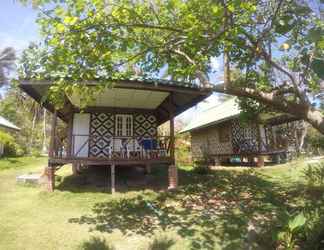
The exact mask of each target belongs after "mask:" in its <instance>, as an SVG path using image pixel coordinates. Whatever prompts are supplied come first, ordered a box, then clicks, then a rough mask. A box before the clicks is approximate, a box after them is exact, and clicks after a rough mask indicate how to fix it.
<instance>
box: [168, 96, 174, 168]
mask: <svg viewBox="0 0 324 250" xmlns="http://www.w3.org/2000/svg"><path fill="white" fill-rule="evenodd" d="M170 104H171V105H172V95H171V96H170ZM171 105H170V106H171ZM172 107H173V106H171V107H170V111H169V112H170V113H169V115H170V157H171V159H172V160H173V164H174V161H175V151H174V147H175V140H174V110H173V108H172Z"/></svg>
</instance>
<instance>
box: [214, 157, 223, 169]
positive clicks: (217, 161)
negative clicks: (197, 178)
mask: <svg viewBox="0 0 324 250" xmlns="http://www.w3.org/2000/svg"><path fill="white" fill-rule="evenodd" d="M214 162H215V164H214V165H215V166H216V167H217V166H221V165H222V164H221V159H220V157H215V158H214Z"/></svg>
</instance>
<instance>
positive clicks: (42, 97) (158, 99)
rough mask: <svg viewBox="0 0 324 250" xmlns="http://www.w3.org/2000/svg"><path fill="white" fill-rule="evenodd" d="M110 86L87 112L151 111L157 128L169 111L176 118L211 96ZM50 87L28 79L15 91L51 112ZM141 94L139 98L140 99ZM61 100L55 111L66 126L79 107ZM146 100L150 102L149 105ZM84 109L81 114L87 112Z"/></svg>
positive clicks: (199, 91) (159, 84)
mask: <svg viewBox="0 0 324 250" xmlns="http://www.w3.org/2000/svg"><path fill="white" fill-rule="evenodd" d="M107 81H109V80H107ZM110 82H111V83H112V88H107V89H106V90H105V91H107V92H111V93H103V95H101V96H100V95H98V96H96V98H95V99H96V102H95V103H94V105H92V106H89V107H87V108H88V109H91V108H94V107H95V108H106V107H110V108H113V109H116V110H117V109H119V108H123V109H125V108H128V109H130V112H135V111H136V109H137V110H140V111H141V112H151V111H154V113H155V114H156V115H157V122H158V125H160V124H162V123H163V122H165V121H167V120H169V119H170V112H171V111H172V112H173V113H174V115H175V116H177V115H178V114H180V113H182V112H183V111H185V110H186V109H189V108H191V107H193V106H194V105H196V104H197V103H198V102H200V101H202V100H204V99H205V98H207V97H208V96H209V95H211V94H212V90H211V89H208V88H201V87H199V86H197V85H194V84H189V83H186V82H177V81H167V80H157V79H150V80H138V79H131V80H110ZM80 83H82V84H85V85H87V86H89V87H93V86H96V85H98V84H100V82H99V81H95V80H94V81H85V82H80ZM52 84H53V82H52V81H47V80H44V81H42V80H33V79H30V80H21V82H20V85H19V87H20V88H21V89H22V90H23V91H24V92H26V93H27V94H28V95H30V96H31V97H32V98H33V99H35V100H36V101H37V102H38V103H40V104H41V105H42V106H43V107H45V108H46V109H48V110H49V111H50V112H54V109H55V108H54V106H53V104H51V103H50V102H49V101H48V100H47V99H46V96H47V93H48V90H49V88H50V87H51V86H52ZM117 94H118V95H117ZM119 94H120V95H119ZM141 94H142V96H143V98H141ZM111 97H113V98H111ZM63 98H64V100H63V103H64V104H65V105H64V107H62V108H59V109H58V110H57V114H58V116H59V117H60V118H61V119H62V120H63V121H65V122H67V121H68V120H69V118H70V115H71V114H72V113H74V112H79V107H78V105H77V104H78V103H77V97H76V98H73V96H67V95H66V94H65V95H64V97H63ZM131 98H132V99H131ZM144 98H145V99H144ZM133 99H134V101H133ZM142 99H143V100H142ZM150 100H151V102H149V101H150ZM126 104H127V105H126ZM87 108H85V109H84V110H85V111H87ZM131 109H132V110H131Z"/></svg>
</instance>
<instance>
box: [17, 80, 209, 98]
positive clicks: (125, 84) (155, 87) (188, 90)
mask: <svg viewBox="0 0 324 250" xmlns="http://www.w3.org/2000/svg"><path fill="white" fill-rule="evenodd" d="M52 82H53V81H49V80H43V81H38V80H23V81H21V85H41V86H46V85H51V84H52ZM107 82H111V83H112V87H113V88H127V89H140V90H151V91H161V92H178V93H184V94H199V95H206V94H208V93H210V92H211V91H212V90H211V89H208V88H199V87H196V86H188V85H185V84H184V85H183V86H181V85H180V83H178V84H171V83H170V84H161V83H160V84H159V83H156V82H154V81H151V82H150V81H140V80H115V81H114V80H107ZM82 84H83V85H87V86H89V87H91V86H96V85H98V84H100V83H99V82H98V81H95V80H93V81H83V82H82Z"/></svg>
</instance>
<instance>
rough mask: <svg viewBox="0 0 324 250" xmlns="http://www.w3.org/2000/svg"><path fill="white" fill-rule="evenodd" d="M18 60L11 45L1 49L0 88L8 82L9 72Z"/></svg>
mask: <svg viewBox="0 0 324 250" xmlns="http://www.w3.org/2000/svg"><path fill="white" fill-rule="evenodd" d="M15 60H16V54H15V50H14V49H13V48H11V47H8V48H5V49H3V50H2V51H0V88H1V87H2V86H4V85H6V84H8V73H9V71H10V70H12V68H13V65H14V62H15Z"/></svg>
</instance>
